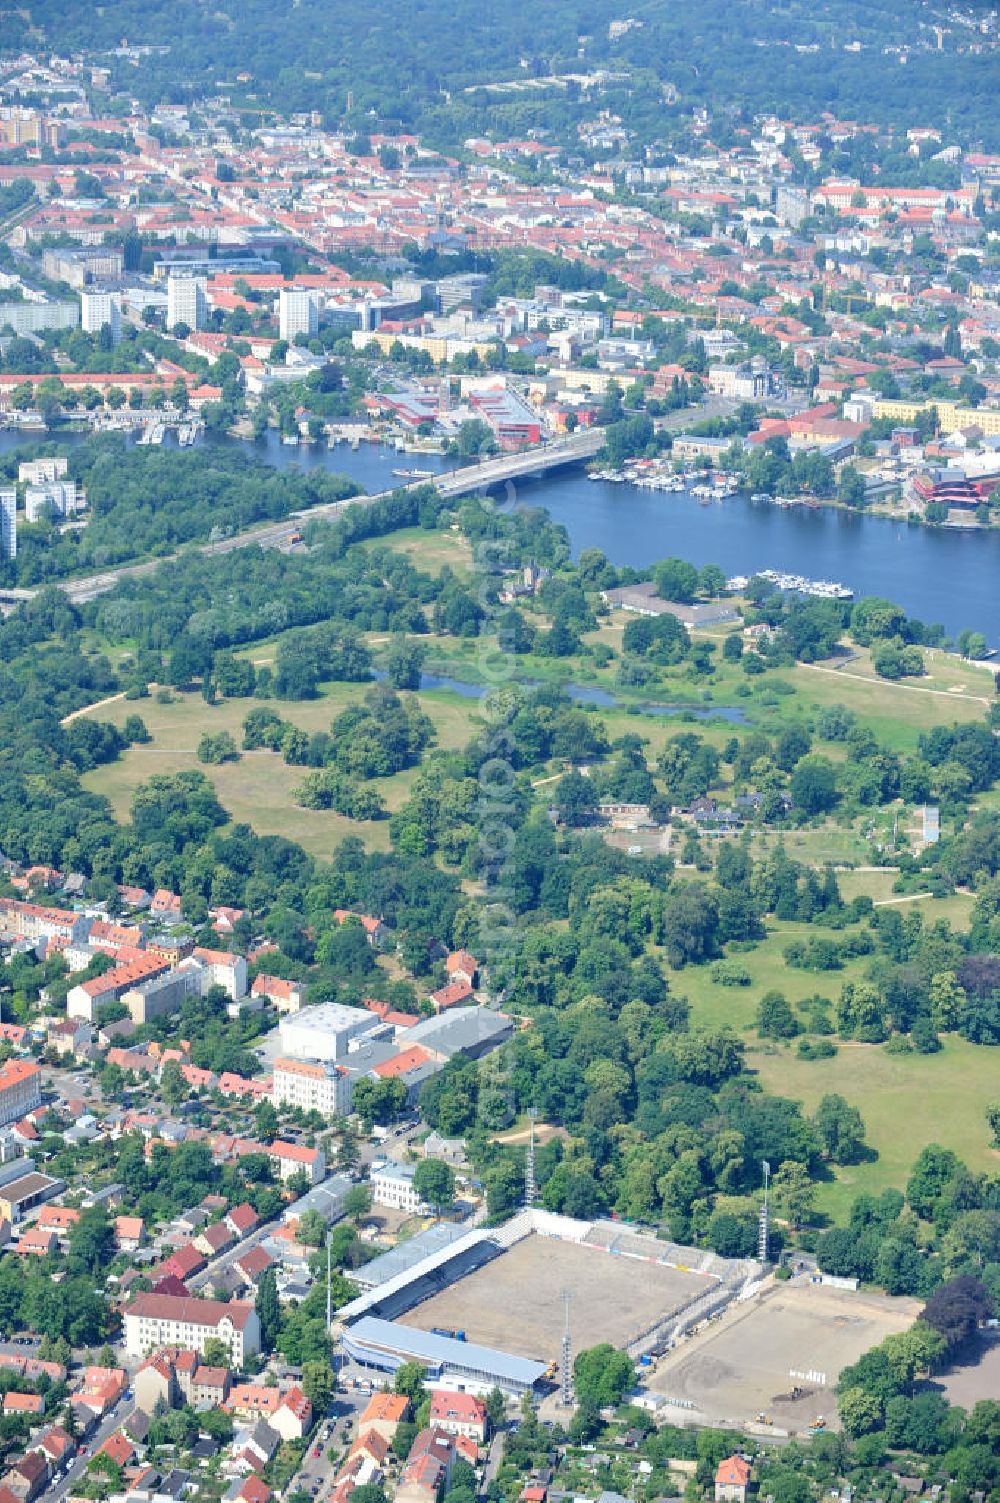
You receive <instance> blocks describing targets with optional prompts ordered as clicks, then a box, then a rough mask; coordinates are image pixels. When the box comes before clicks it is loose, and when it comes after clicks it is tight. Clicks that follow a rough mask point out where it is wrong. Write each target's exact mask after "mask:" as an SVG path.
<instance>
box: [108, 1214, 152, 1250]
mask: <svg viewBox="0 0 1000 1503" xmlns="http://www.w3.org/2000/svg"><path fill="white" fill-rule="evenodd" d="M144 1240H145V1228H144V1226H143V1221H142V1217H141V1216H116V1217H115V1241H116V1242H117V1243H118V1246H119V1248H120V1250H121V1251H122V1252H136V1251H137V1249H138V1248H140V1247H141V1246H142V1244H143V1242H144Z"/></svg>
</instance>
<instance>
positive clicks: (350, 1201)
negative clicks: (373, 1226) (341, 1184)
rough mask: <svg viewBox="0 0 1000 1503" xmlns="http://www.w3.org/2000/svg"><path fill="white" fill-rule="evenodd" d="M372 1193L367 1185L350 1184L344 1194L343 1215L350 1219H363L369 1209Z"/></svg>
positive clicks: (357, 1220)
mask: <svg viewBox="0 0 1000 1503" xmlns="http://www.w3.org/2000/svg"><path fill="white" fill-rule="evenodd" d="M371 1203H372V1193H371V1190H370V1189H369V1188H368V1186H367V1185H352V1186H351V1188H350V1189H349V1190H348V1192H347V1194H346V1195H345V1196H344V1215H345V1216H346V1217H348V1218H349V1219H350V1220H351V1221H355V1222H359V1221H363V1220H364V1218H365V1217H366V1216H367V1215H368V1212H369V1211H370V1209H371Z"/></svg>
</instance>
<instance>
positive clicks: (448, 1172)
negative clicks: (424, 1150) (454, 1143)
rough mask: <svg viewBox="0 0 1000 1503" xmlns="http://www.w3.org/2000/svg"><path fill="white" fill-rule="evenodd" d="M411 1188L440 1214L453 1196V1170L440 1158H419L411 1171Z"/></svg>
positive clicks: (446, 1207) (449, 1203)
mask: <svg viewBox="0 0 1000 1503" xmlns="http://www.w3.org/2000/svg"><path fill="white" fill-rule="evenodd" d="M413 1188H414V1190H415V1191H416V1193H417V1194H418V1195H419V1196H420V1198H421V1200H426V1201H427V1204H428V1205H431V1206H433V1207H434V1209H435V1210H436V1211H437V1213H438V1215H439V1216H441V1215H443V1214H444V1212H445V1211H446V1210H447V1209H448V1207H449V1206H450V1205H451V1203H452V1201H453V1200H454V1198H455V1171H454V1170H453V1169H452V1167H451V1165H450V1164H446V1163H445V1162H444V1161H443V1160H442V1159H421V1160H420V1163H419V1164H418V1165H417V1167H416V1168H415V1169H414V1171H413Z"/></svg>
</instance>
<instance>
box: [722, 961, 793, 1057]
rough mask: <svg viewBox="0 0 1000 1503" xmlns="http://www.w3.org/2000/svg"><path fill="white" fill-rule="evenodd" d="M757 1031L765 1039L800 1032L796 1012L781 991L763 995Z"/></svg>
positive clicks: (759, 1006)
mask: <svg viewBox="0 0 1000 1503" xmlns="http://www.w3.org/2000/svg"><path fill="white" fill-rule="evenodd" d="M713 970H714V967H713ZM757 1032H758V1033H759V1034H760V1036H761V1038H764V1039H793V1038H794V1037H795V1035H796V1034H797V1033H798V1032H799V1025H798V1021H797V1020H796V1017H795V1014H794V1013H793V1012H792V1009H791V1007H790V1006H789V1004H788V1000H787V998H786V997H784V996H783V995H782V993H781V992H776V991H771V992H765V993H764V995H763V997H761V999H760V1002H759V1004H758V1006H757Z"/></svg>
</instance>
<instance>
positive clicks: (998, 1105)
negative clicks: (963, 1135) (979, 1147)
mask: <svg viewBox="0 0 1000 1503" xmlns="http://www.w3.org/2000/svg"><path fill="white" fill-rule="evenodd" d="M986 1121H987V1123H988V1125H989V1129H990V1132H991V1133H992V1134H993V1146H994V1148H1000V1101H991V1102H990V1103H989V1105H988V1106H987V1108H986Z"/></svg>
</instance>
